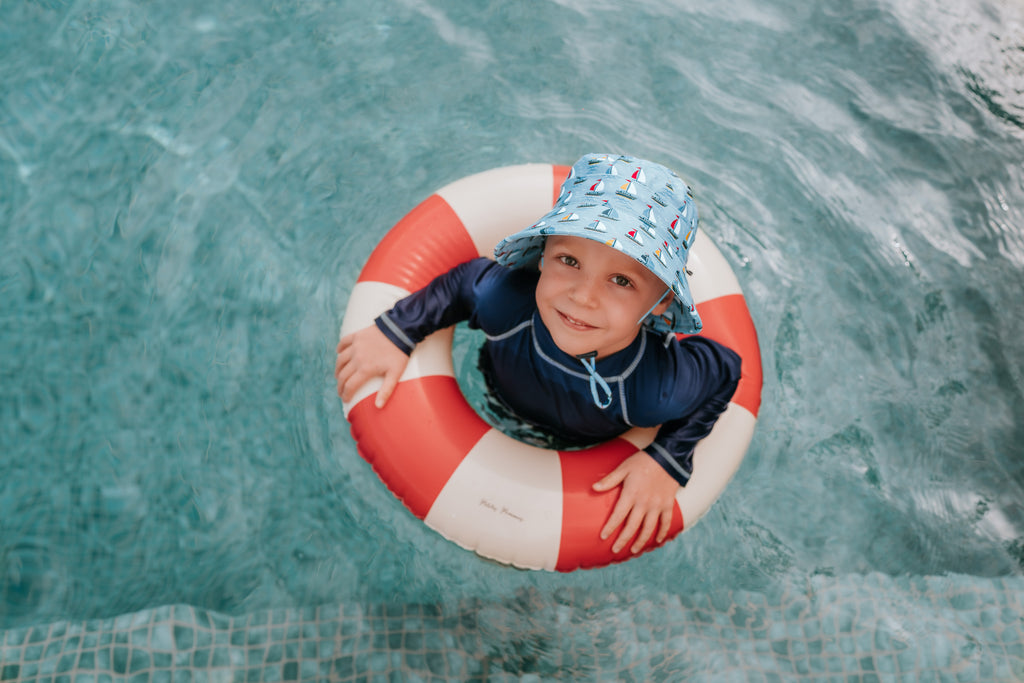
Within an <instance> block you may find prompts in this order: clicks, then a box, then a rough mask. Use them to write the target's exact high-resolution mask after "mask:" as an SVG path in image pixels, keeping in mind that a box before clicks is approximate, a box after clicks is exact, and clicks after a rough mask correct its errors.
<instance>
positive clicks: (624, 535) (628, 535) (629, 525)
mask: <svg viewBox="0 0 1024 683" xmlns="http://www.w3.org/2000/svg"><path fill="white" fill-rule="evenodd" d="M641 521H643V514H642V513H641V512H639V511H637V509H636V508H633V511H632V512H631V513H630V515H629V519H628V520H627V521H626V526H624V527H623V528H622V531H621V532H620V533H619V537H618V538H617V539H615V545H613V546H612V552H613V553H617V552H619V551H620V550H622V549H623V548H625V547H626V544H627V543H629V541H630V540H631V539H632V538H633V536H635V535H636V531H637V529H639V528H640V522H641Z"/></svg>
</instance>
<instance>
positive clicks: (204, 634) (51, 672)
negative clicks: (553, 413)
mask: <svg viewBox="0 0 1024 683" xmlns="http://www.w3.org/2000/svg"><path fill="white" fill-rule="evenodd" d="M1022 27H1024V11H1022V10H1021V9H1020V8H1019V7H1017V4H1016V3H1011V2H1009V1H1008V0H1003V1H996V2H981V1H980V0H979V1H978V2H959V3H957V2H940V3H934V2H923V1H920V2H918V1H915V0H898V1H897V0H872V1H868V0H854V2H838V1H826V2H822V3H812V4H807V3H799V2H795V1H794V0H769V1H768V2H758V3H752V2H744V1H743V0H736V1H730V2H725V3H716V4H714V5H711V6H702V5H697V4H692V5H688V4H684V3H667V2H638V3H633V4H629V5H627V4H625V3H604V2H589V3H583V2H574V1H572V0H561V1H559V2H537V3H526V2H518V1H512V2H500V3H499V2H488V3H472V4H471V3H456V2H446V1H440V0H438V1H435V2H427V1H426V0H382V1H381V2H378V3H350V2H315V1H314V2H270V1H269V0H253V1H251V2H246V3H241V2H231V1H229V0H218V1H215V2H213V3H210V2H204V3H199V2H190V1H188V0H186V1H185V2H180V3H142V2H128V1H126V0H99V1H97V2H61V1H58V0H51V1H46V2H43V1H41V2H25V1H20V2H19V1H15V2H4V3H0V82H2V83H3V86H2V88H0V231H2V234H3V244H4V249H3V250H2V251H0V293H2V295H3V305H2V307H0V382H2V384H3V393H2V395H0V680H39V681H43V680H46V681H51V680H53V681H56V680H68V681H79V680H81V681H88V680H127V679H131V680H140V681H162V680H175V681H177V680H239V681H242V680H260V681H263V680H266V681H272V680H432V679H442V680H481V681H482V680H520V679H522V680H707V681H722V680H735V681H740V680H742V681H747V680H750V681H766V680H780V681H788V680H794V679H800V678H804V679H808V680H843V681H847V680H883V681H884V680H915V681H916V680H951V681H991V680H996V681H1013V680H1021V679H1024V626H1022V624H1021V614H1022V613H1024V457H1022V456H1024V449H1022V447H1021V443H1022V442H1024V428H1022V427H1021V425H1020V423H1021V418H1022V417H1024V394H1022V384H1024V383H1022V377H1021V373H1022V370H1021V368H1022V367H1024V345H1022V344H1021V343H1020V341H1019V340H1020V339H1021V338H1022V336H1024V313H1022V310H1024V309H1022V308H1021V306H1020V293H1021V291H1024V209H1022V207H1024V165H1022V160H1024V95H1022V92H1024V36H1022V30H1024V29H1022ZM592 150H601V151H604V150H610V151H623V152H629V153H632V154H636V155H639V156H642V157H646V158H653V159H658V160H660V161H662V162H664V163H666V164H668V165H669V166H672V167H673V168H675V169H677V170H678V171H679V172H680V174H681V175H683V176H684V177H685V178H686V179H687V180H688V181H689V182H690V183H691V185H692V186H693V187H694V190H695V192H696V195H697V200H698V202H699V205H700V207H701V212H702V219H703V221H702V225H703V228H704V229H705V230H706V231H707V232H708V233H709V234H710V235H712V237H713V238H714V239H715V240H716V241H717V242H718V244H719V245H720V247H721V248H722V251H723V253H724V254H725V255H726V257H727V258H728V259H729V260H730V263H731V264H732V265H733V267H734V269H735V270H736V271H737V274H738V276H739V279H740V282H741V284H742V285H743V287H744V290H745V292H746V294H747V299H748V302H749V303H750V307H751V310H752V313H753V316H754V319H755V322H756V324H757V326H758V330H759V334H760V338H761V343H762V353H763V361H764V366H765V389H764V404H763V407H762V411H761V419H760V423H759V429H758V432H757V434H756V435H755V438H754V442H753V444H752V447H751V450H750V453H749V455H748V457H747V460H746V462H745V463H744V465H743V467H742V468H741V470H740V472H739V473H738V475H737V476H736V478H735V480H734V481H733V483H732V485H731V486H730V488H729V489H728V490H727V492H726V494H725V495H724V496H723V498H722V499H721V500H720V501H719V503H718V504H717V505H716V506H715V507H714V508H713V509H712V510H711V512H710V513H709V514H708V515H707V516H706V517H705V518H704V519H703V520H702V521H701V522H700V524H699V525H697V526H696V527H695V528H694V529H692V530H691V531H689V532H687V533H686V534H685V535H683V536H682V537H680V538H679V539H678V540H677V541H676V542H674V543H672V544H671V545H669V546H668V547H666V548H663V549H661V550H659V551H658V552H655V553H651V554H648V555H645V556H643V557H641V558H639V559H636V560H634V561H631V562H629V563H626V564H623V565H619V566H615V567H609V568H605V569H599V570H592V571H587V572H577V573H574V574H571V575H556V574H547V573H536V572H521V571H516V570H511V569H508V568H504V567H500V566H497V565H494V564H491V563H488V562H486V561H484V560H481V559H479V558H477V557H476V556H474V555H472V554H469V553H466V552H464V551H462V550H460V549H458V548H456V547H454V546H452V545H451V544H449V543H448V542H446V541H444V540H443V539H441V538H440V537H438V536H437V535H436V534H434V533H433V532H431V531H429V530H427V529H426V528H424V527H423V525H422V524H421V523H420V522H419V521H417V520H415V519H413V518H411V516H410V515H409V514H408V513H407V512H406V511H405V509H404V508H403V507H402V506H401V505H400V503H398V502H397V501H395V500H394V499H393V498H392V497H391V495H390V494H389V493H388V492H387V491H386V490H385V489H384V487H383V486H382V485H380V484H379V482H378V480H377V479H376V477H375V476H374V474H373V472H372V471H371V470H370V468H369V467H368V466H367V465H366V464H365V463H364V462H363V461H362V460H361V459H359V457H358V456H357V455H356V452H355V447H354V444H353V443H352V441H351V438H350V437H349V435H348V428H347V425H346V423H345V421H344V419H343V417H342V415H341V407H340V403H339V401H338V400H337V398H336V396H335V395H334V388H333V386H332V378H331V368H332V364H333V357H332V356H333V353H332V352H333V347H334V343H335V339H336V336H337V328H338V326H339V324H340V320H341V315H342V312H343V311H344V307H345V304H346V301H347V297H348V293H349V291H350V290H351V287H352V284H353V282H354V281H355V278H356V276H357V274H358V271H359V269H360V268H361V266H362V264H363V262H364V261H365V259H366V257H367V255H368V254H369V253H370V251H371V250H372V248H373V246H374V245H375V244H376V243H377V241H378V240H379V238H380V235H381V234H382V233H383V231H385V230H386V229H387V228H388V227H390V226H391V225H392V224H393V223H394V222H395V221H396V220H398V219H399V218H400V217H401V216H402V215H403V214H404V213H405V212H406V211H407V210H408V209H410V208H411V207H412V206H414V205H415V204H416V203H418V202H419V201H421V200H422V199H423V198H425V197H426V196H427V195H429V194H430V193H431V192H432V191H433V190H435V189H436V188H438V187H440V186H441V185H444V184H446V183H448V182H451V181H453V180H455V179H457V178H460V177H462V176H465V175H468V174H470V173H473V172H477V171H481V170H484V169H487V168H491V167H494V166H500V165H506V164H512V163H523V162H528V161H551V162H558V163H571V162H572V161H573V160H574V159H576V158H577V157H578V156H580V155H581V154H583V153H585V152H588V151H592ZM467 343H468V342H463V343H462V344H461V345H460V350H461V351H463V352H464V350H465V347H466V344H467ZM464 355H466V354H464ZM469 365H470V364H466V363H464V362H463V369H462V370H461V372H463V373H464V374H466V373H469V372H470V370H469ZM470 381H471V378H470Z"/></svg>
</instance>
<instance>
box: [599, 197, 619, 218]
mask: <svg viewBox="0 0 1024 683" xmlns="http://www.w3.org/2000/svg"><path fill="white" fill-rule="evenodd" d="M604 203H605V204H606V205H607V204H608V200H607V199H606V200H604ZM601 218H607V219H608V220H610V221H617V220H619V212H618V211H616V210H615V207H613V206H608V207H607V208H605V210H604V211H602V212H601Z"/></svg>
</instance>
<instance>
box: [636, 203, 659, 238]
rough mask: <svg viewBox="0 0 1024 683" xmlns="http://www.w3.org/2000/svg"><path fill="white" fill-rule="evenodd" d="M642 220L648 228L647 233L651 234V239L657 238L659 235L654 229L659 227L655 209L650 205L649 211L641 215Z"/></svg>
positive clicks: (648, 206)
mask: <svg viewBox="0 0 1024 683" xmlns="http://www.w3.org/2000/svg"><path fill="white" fill-rule="evenodd" d="M640 220H641V222H643V224H644V225H645V226H647V232H649V233H650V234H651V237H657V236H658V234H657V233H656V232H654V228H656V227H658V217H657V216H655V215H654V207H653V206H651V205H650V204H648V205H647V210H646V211H644V212H642V213H641V214H640Z"/></svg>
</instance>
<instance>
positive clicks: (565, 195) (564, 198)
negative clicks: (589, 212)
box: [555, 187, 572, 204]
mask: <svg viewBox="0 0 1024 683" xmlns="http://www.w3.org/2000/svg"><path fill="white" fill-rule="evenodd" d="M570 199H572V190H570V189H569V188H567V187H565V188H563V189H562V193H561V194H560V195H558V201H557V202H555V203H556V204H568V203H569V200H570Z"/></svg>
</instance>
